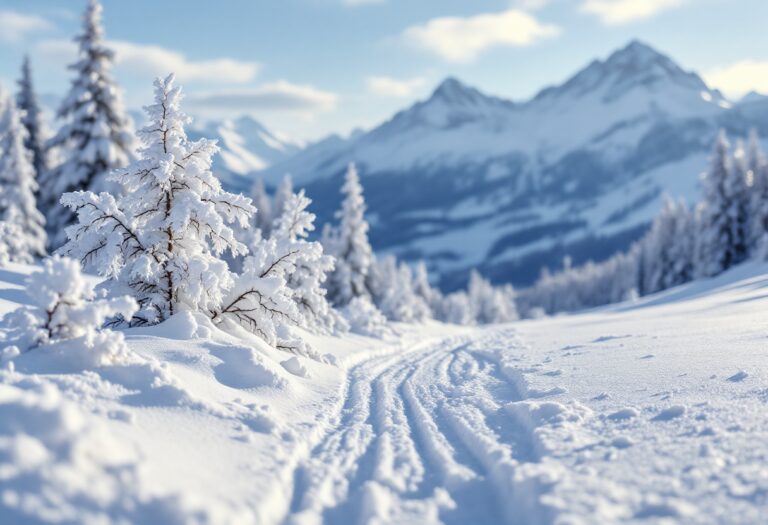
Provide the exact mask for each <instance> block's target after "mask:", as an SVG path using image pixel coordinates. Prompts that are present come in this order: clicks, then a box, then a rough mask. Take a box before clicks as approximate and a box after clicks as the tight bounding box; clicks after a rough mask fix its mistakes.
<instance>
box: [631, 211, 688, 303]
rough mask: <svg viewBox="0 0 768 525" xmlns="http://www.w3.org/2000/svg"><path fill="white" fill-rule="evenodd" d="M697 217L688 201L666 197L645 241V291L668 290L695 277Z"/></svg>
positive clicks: (643, 255)
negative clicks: (693, 214) (695, 220)
mask: <svg viewBox="0 0 768 525" xmlns="http://www.w3.org/2000/svg"><path fill="white" fill-rule="evenodd" d="M694 236H695V230H694V223H693V216H692V214H691V213H690V211H689V210H688V206H687V205H686V204H685V203H684V202H675V201H673V200H672V199H671V198H669V197H665V199H664V203H663V205H662V208H661V211H660V212H659V214H658V215H657V216H656V218H655V219H654V221H653V226H651V229H650V230H649V232H648V233H647V234H646V235H645V237H644V238H643V240H642V242H641V246H642V257H643V265H642V268H643V273H642V275H641V276H640V278H641V279H642V280H643V286H642V288H643V291H644V293H654V292H658V291H660V290H666V289H667V288H671V287H673V286H677V285H678V284H682V283H686V282H688V281H690V280H691V279H692V278H693V255H694Z"/></svg>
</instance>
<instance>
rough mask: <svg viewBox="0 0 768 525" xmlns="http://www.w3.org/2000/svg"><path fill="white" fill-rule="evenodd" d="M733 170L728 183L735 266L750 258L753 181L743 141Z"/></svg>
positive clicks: (738, 147) (739, 142)
mask: <svg viewBox="0 0 768 525" xmlns="http://www.w3.org/2000/svg"><path fill="white" fill-rule="evenodd" d="M732 166H733V169H732V171H731V173H730V177H728V179H727V181H726V187H725V188H726V191H727V195H728V199H729V201H730V206H731V208H730V212H729V216H730V218H731V238H732V250H733V264H739V263H742V262H744V261H745V260H746V259H747V257H749V245H750V243H749V240H750V239H749V236H750V232H749V226H750V219H751V217H750V211H751V210H750V208H751V202H750V198H751V188H750V186H749V185H748V184H749V183H750V182H751V181H750V180H749V179H750V178H751V175H750V174H749V171H750V167H749V159H748V157H747V151H746V148H745V147H744V142H743V141H742V140H739V141H737V143H736V148H735V150H734V152H733V164H732Z"/></svg>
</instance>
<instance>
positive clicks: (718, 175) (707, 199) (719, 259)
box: [696, 132, 740, 277]
mask: <svg viewBox="0 0 768 525" xmlns="http://www.w3.org/2000/svg"><path fill="white" fill-rule="evenodd" d="M733 173H734V169H733V165H732V163H731V158H730V145H729V143H728V139H727V138H726V136H725V132H721V133H720V135H719V136H718V139H717V142H716V144H715V149H714V152H713V154H712V157H711V160H710V167H709V170H708V171H707V173H706V174H705V176H704V178H703V180H702V201H701V202H700V203H699V206H698V209H697V223H698V225H697V230H698V235H697V243H696V274H697V276H701V277H709V276H713V275H717V274H719V273H721V272H723V271H725V270H727V269H728V268H730V267H731V266H733V265H734V264H736V263H737V262H739V257H740V254H739V253H738V251H737V249H736V239H734V231H735V229H736V228H735V227H734V219H735V216H734V208H735V207H734V203H733V202H732V195H733V191H732V189H731V187H732V186H733V183H732V181H731V179H732V178H733V176H734V175H733Z"/></svg>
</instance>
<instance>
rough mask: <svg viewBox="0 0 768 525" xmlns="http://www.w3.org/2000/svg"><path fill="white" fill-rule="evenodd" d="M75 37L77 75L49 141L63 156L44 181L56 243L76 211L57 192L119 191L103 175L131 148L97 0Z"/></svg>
mask: <svg viewBox="0 0 768 525" xmlns="http://www.w3.org/2000/svg"><path fill="white" fill-rule="evenodd" d="M75 41H76V42H77V44H78V48H79V59H78V61H77V62H75V63H74V64H72V65H71V66H70V69H72V70H73V71H74V72H75V78H74V80H73V81H72V87H71V88H70V91H69V93H68V94H67V96H66V97H65V98H64V101H63V102H62V104H61V107H60V108H59V111H58V115H57V116H58V118H59V119H62V120H63V121H64V124H63V125H62V126H61V128H60V129H59V132H58V133H57V134H56V136H55V137H53V139H51V141H50V142H49V147H57V148H61V150H62V153H63V155H64V157H65V160H64V162H63V163H61V164H60V165H58V166H56V167H55V168H54V169H53V170H52V171H51V174H50V177H51V180H50V181H46V184H45V186H46V194H50V195H49V199H52V200H51V201H49V202H45V203H43V204H44V206H45V209H47V210H49V213H48V231H49V233H50V234H51V236H52V239H51V241H52V243H53V245H54V246H56V245H59V244H60V243H61V242H62V241H64V228H65V227H66V226H68V225H69V224H72V223H73V222H75V217H74V215H73V214H72V213H71V212H70V211H69V210H67V209H65V208H63V207H61V206H59V205H58V197H59V196H60V195H62V194H63V193H66V192H71V191H77V190H86V191H94V192H99V191H110V192H112V193H118V192H119V190H120V188H119V185H117V184H115V183H114V182H112V183H110V182H109V181H108V180H107V176H108V174H109V173H110V172H111V171H112V170H113V169H115V168H120V167H123V166H125V165H126V164H128V161H129V160H130V157H131V150H132V138H131V135H130V132H129V125H128V120H127V118H126V117H125V115H124V114H123V109H122V103H121V101H120V97H119V94H118V89H117V86H116V85H115V82H114V81H113V80H112V77H111V74H110V69H111V66H112V62H113V60H114V55H113V52H112V50H110V49H109V48H107V47H106V46H105V44H104V29H103V27H102V22H101V5H100V4H99V2H98V0H90V2H89V4H88V7H87V9H86V12H85V15H84V17H83V33H82V34H81V35H79V36H78V37H76V38H75Z"/></svg>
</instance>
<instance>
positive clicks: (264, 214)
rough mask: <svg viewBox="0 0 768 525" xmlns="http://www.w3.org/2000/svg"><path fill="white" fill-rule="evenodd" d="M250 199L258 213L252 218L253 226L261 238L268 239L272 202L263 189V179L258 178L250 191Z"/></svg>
mask: <svg viewBox="0 0 768 525" xmlns="http://www.w3.org/2000/svg"><path fill="white" fill-rule="evenodd" d="M251 199H252V200H253V205H254V206H256V209H257V210H258V212H257V213H256V215H254V216H253V226H254V227H255V228H258V229H259V230H261V236H262V237H263V238H265V239H266V238H269V234H270V233H271V232H272V221H273V220H274V219H273V217H272V201H271V199H270V198H269V195H267V190H266V188H265V187H264V179H262V178H261V177H258V178H257V179H256V182H255V183H254V184H253V189H252V190H251Z"/></svg>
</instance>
